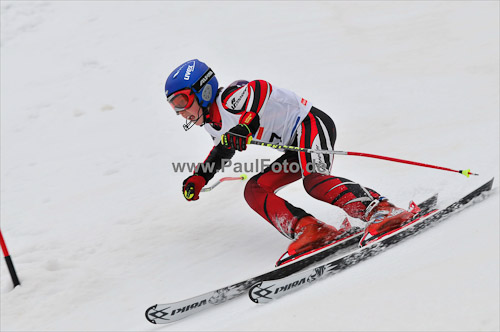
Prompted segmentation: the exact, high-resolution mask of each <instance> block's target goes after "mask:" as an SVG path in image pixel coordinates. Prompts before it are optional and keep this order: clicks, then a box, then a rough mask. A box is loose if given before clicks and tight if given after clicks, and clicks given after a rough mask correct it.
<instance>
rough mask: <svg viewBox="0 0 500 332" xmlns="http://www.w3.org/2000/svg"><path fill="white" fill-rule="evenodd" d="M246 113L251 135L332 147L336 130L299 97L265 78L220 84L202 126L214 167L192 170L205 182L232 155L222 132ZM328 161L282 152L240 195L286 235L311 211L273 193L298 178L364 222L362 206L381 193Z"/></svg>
mask: <svg viewBox="0 0 500 332" xmlns="http://www.w3.org/2000/svg"><path fill="white" fill-rule="evenodd" d="M247 112H253V113H256V114H257V115H258V118H259V120H260V123H259V126H258V129H256V130H255V132H254V133H253V136H254V137H255V138H256V139H259V140H263V141H266V142H272V143H276V144H284V145H292V146H299V147H301V148H308V149H311V148H313V149H316V150H333V149H334V145H335V140H336V136H337V132H336V129H335V124H334V122H333V120H332V119H331V118H330V117H329V116H328V115H327V114H325V113H324V112H322V111H321V110H319V109H317V108H315V107H313V106H311V105H310V103H309V102H308V101H307V100H305V99H304V98H301V97H299V96H297V95H296V94H294V93H293V92H291V91H288V90H285V89H281V88H278V87H273V86H271V84H270V83H269V82H266V81H262V80H258V81H252V82H244V81H243V82H241V81H239V82H236V83H234V84H231V85H230V86H229V87H227V88H226V89H222V88H221V89H220V90H219V93H218V95H217V98H216V101H215V102H214V103H213V104H212V105H211V107H210V115H209V117H208V122H209V124H208V125H205V129H206V130H207V131H208V132H209V133H210V134H211V135H212V137H213V139H214V143H215V146H214V148H213V149H212V151H211V152H210V154H209V155H208V157H207V159H206V160H205V163H207V162H214V163H215V164H216V169H215V171H213V172H211V173H206V172H203V171H201V170H202V168H200V167H199V168H198V172H197V173H196V174H198V175H201V176H203V177H204V178H205V179H206V181H207V182H208V181H209V180H210V179H211V178H212V177H213V176H214V175H215V172H216V171H217V170H219V169H220V168H221V167H222V163H223V160H228V159H230V158H231V157H232V156H233V155H234V150H228V149H227V148H226V147H224V146H222V145H221V144H220V135H221V133H222V134H223V133H225V132H226V131H227V130H228V129H230V128H232V127H233V126H234V125H237V124H238V123H239V120H240V119H241V118H243V116H244V115H245V114H246V113H247ZM256 128H257V127H256ZM332 163H333V155H328V154H317V153H306V152H295V151H287V152H285V153H284V154H283V155H282V156H281V157H280V158H278V159H277V160H275V161H274V162H273V163H272V164H271V165H270V166H269V167H267V168H266V169H265V170H263V171H262V172H260V173H259V174H257V175H255V176H253V177H252V178H251V179H250V180H249V181H248V183H247V185H246V187H245V199H246V201H247V203H248V205H249V206H250V207H251V208H252V209H253V210H255V211H256V212H257V213H258V214H259V215H260V216H262V217H263V218H264V219H265V220H267V221H268V222H269V223H270V224H271V225H273V226H274V227H275V228H276V229H277V230H278V231H279V232H280V233H281V234H283V235H284V236H286V237H288V238H290V239H294V238H295V235H296V234H295V226H296V224H297V222H298V220H300V219H301V218H303V217H305V216H311V214H309V213H307V212H306V211H304V210H303V209H301V208H299V207H296V206H294V205H292V204H290V203H289V202H287V201H286V200H285V199H283V198H282V197H280V196H278V195H276V192H277V191H278V190H279V189H280V188H282V187H283V186H286V185H288V184H290V183H292V182H295V181H297V180H300V179H302V181H303V185H304V188H305V190H306V192H307V193H308V194H309V195H311V196H312V197H314V198H316V199H318V200H321V201H324V202H326V203H328V204H332V205H335V206H337V207H340V208H341V209H343V210H344V211H345V212H346V213H347V214H348V215H350V216H352V217H355V218H360V219H362V220H365V211H366V207H367V206H368V205H369V204H370V203H371V202H372V201H373V200H374V199H377V198H379V197H380V195H379V194H378V193H377V192H375V191H373V190H371V189H369V188H366V187H363V186H361V185H360V184H358V183H356V182H353V181H351V180H348V179H345V178H341V177H338V176H333V175H330V172H331V168H332ZM292 165H293V166H292Z"/></svg>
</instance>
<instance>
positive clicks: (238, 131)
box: [220, 124, 252, 151]
mask: <svg viewBox="0 0 500 332" xmlns="http://www.w3.org/2000/svg"><path fill="white" fill-rule="evenodd" d="M251 136H252V132H251V131H250V128H248V126H247V125H245V124H239V125H236V126H234V127H233V128H231V129H229V130H228V132H227V133H225V134H224V135H222V137H221V141H220V142H221V144H222V145H224V146H225V147H226V148H228V149H236V150H238V151H243V150H246V149H247V143H248V141H249V139H250V137H251Z"/></svg>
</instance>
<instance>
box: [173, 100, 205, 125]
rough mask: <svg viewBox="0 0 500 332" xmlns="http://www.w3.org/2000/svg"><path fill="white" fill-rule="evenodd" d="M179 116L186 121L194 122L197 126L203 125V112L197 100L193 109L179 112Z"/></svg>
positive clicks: (192, 106)
mask: <svg viewBox="0 0 500 332" xmlns="http://www.w3.org/2000/svg"><path fill="white" fill-rule="evenodd" d="M177 114H179V115H181V116H182V117H183V118H184V119H186V121H188V122H193V123H194V124H195V125H197V126H201V125H202V124H203V110H202V109H201V106H200V105H199V104H198V102H197V101H196V100H195V101H194V102H193V104H192V105H191V107H189V108H186V109H184V110H182V111H177Z"/></svg>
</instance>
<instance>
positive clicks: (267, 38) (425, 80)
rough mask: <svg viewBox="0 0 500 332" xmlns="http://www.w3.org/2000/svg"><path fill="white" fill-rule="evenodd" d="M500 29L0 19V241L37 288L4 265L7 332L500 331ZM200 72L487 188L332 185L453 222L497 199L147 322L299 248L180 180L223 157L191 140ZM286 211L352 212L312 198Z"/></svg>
mask: <svg viewBox="0 0 500 332" xmlns="http://www.w3.org/2000/svg"><path fill="white" fill-rule="evenodd" d="M499 30H500V29H499V3H498V2H496V1H446V2H430V1H398V2H396V1H387V2H376V1H370V2H364V1H363V2H341V1H338V2H327V1H321V2H312V1H310V2H299V1H294V2H286V1H281V2H231V1H221V2H201V1H200V2H185V3H181V2H174V1H165V2H160V1H144V2H139V1H108V2H107V1H99V2H97V1H92V2H84V1H67V2H62V1H57V2H55V1H54V2H42V1H32V2H30V1H2V2H1V40H0V42H1V48H0V50H1V123H0V125H1V229H2V232H3V235H4V237H5V239H6V241H7V245H8V247H9V249H10V252H11V255H12V257H13V259H14V263H15V266H16V268H17V271H18V274H19V277H20V279H21V282H22V287H18V288H16V289H14V290H12V283H11V280H10V277H9V274H8V271H7V267H6V264H5V262H3V261H2V263H1V328H2V330H5V331H7V330H15V331H34V330H37V331H38V330H50V331H76V330H78V331H82V330H85V331H111V330H114V331H117V330H120V331H147V330H150V331H157V330H166V331H167V330H232V331H236V330H265V331H270V330H287V331H290V330H297V331H303V330H350V331H358V330H360V331H361V330H363V331H365V330H405V331H406V330H453V331H457V330H498V329H499V328H500V323H499V195H498V185H497V183H498V175H499V109H500V106H499V88H500V87H499ZM193 58H198V59H200V60H202V61H204V62H206V63H207V64H209V66H211V68H212V69H213V70H214V72H215V73H216V75H217V77H218V79H219V83H220V85H221V86H225V85H227V84H229V83H230V82H232V81H234V80H236V79H246V80H253V79H265V80H268V81H269V82H271V84H273V85H276V86H280V87H283V88H287V89H290V90H293V91H295V92H296V93H297V94H299V95H301V96H303V97H304V98H306V99H308V100H309V101H311V102H312V103H313V104H314V105H315V106H316V107H318V108H320V109H322V110H323V111H325V112H326V113H328V114H329V115H330V116H331V117H332V118H333V119H334V121H335V123H336V126H337V130H338V139H337V144H336V149H337V150H344V151H357V152H366V153H374V154H382V155H387V156H391V157H396V158H403V159H409V160H415V161H420V162H424V163H430V164H435V165H442V166H445V167H451V168H456V169H464V168H471V169H472V171H473V172H477V173H479V174H480V176H479V177H474V178H470V179H467V178H465V177H464V176H462V175H460V174H453V173H450V172H444V171H439V170H431V169H425V168H420V167H415V166H410V165H403V164H396V163H391V162H386V161H380V160H370V159H367V158H359V157H348V156H337V157H336V159H335V163H334V166H333V171H332V173H333V174H335V175H338V176H341V177H345V178H348V179H351V180H353V181H357V182H359V183H361V184H363V185H364V186H368V187H370V188H373V189H375V190H377V191H378V192H380V193H381V194H383V195H385V196H387V197H389V198H390V199H391V200H392V201H393V202H395V203H396V204H397V205H399V206H402V207H406V206H407V204H408V202H409V201H410V200H411V199H414V200H415V201H420V200H422V199H425V198H427V197H428V196H429V195H431V194H433V193H435V192H439V193H440V205H441V206H444V205H445V204H447V203H449V202H451V201H452V200H454V199H456V198H458V197H460V196H462V195H464V194H466V193H468V192H469V191H471V190H472V189H474V187H477V186H478V185H480V184H481V183H483V182H485V181H486V180H488V179H489V178H491V177H492V176H496V177H497V180H496V182H495V184H494V190H493V192H492V195H491V197H490V198H489V199H488V200H485V201H483V202H481V203H480V204H477V205H475V206H474V207H472V208H470V209H468V210H465V211H464V212H462V213H461V214H460V215H456V216H455V217H452V218H450V219H449V220H447V221H446V222H444V223H442V224H441V225H439V226H438V227H435V228H433V229H431V230H429V231H427V232H425V233H423V234H421V235H420V236H418V237H416V238H414V239H411V240H409V241H406V242H405V243H402V244H401V245H399V246H397V247H395V248H393V249H391V250H390V251H388V252H386V253H384V254H383V255H380V256H378V257H375V258H374V259H371V260H369V261H367V262H364V263H362V264H359V265H357V266H355V267H353V268H352V269H349V270H347V271H345V272H343V273H341V274H339V275H337V276H334V277H332V278H329V279H327V280H325V281H322V282H320V283H318V284H316V285H315V286H312V287H309V288H307V289H304V290H303V291H300V292H297V293H294V294H292V295H290V296H287V297H284V298H282V299H280V300H279V301H277V302H275V303H272V304H269V305H260V306H259V305H255V304H253V303H252V302H250V300H249V299H248V298H247V297H246V296H243V297H241V298H239V299H236V300H234V301H232V302H230V303H228V304H225V305H221V306H219V307H216V308H214V309H213V310H209V311H206V312H204V313H203V314H200V315H198V316H196V317H192V318H188V319H186V320H184V321H180V322H178V323H176V324H174V325H171V326H154V325H151V324H150V323H149V322H147V321H146V319H145V318H144V311H145V309H146V308H148V307H149V306H151V305H152V304H155V303H162V302H172V301H177V300H181V299H184V298H187V297H190V296H194V295H197V294H199V293H203V292H206V291H210V290H212V289H216V288H219V287H222V286H225V285H229V284H231V283H234V282H237V281H240V280H243V279H246V278H247V277H250V276H253V275H257V274H260V273H262V272H265V271H267V270H269V269H271V268H272V267H273V265H274V262H275V261H276V259H277V258H278V257H279V256H280V255H281V254H282V253H283V252H284V251H285V250H286V248H287V245H288V243H289V241H288V240H287V239H286V238H284V237H283V236H281V235H280V234H279V233H278V232H277V231H276V230H274V229H273V228H272V227H271V226H270V225H268V224H267V223H266V221H264V220H263V219H262V218H260V217H259V216H258V215H257V214H256V213H255V212H254V211H252V210H251V209H250V208H249V207H248V206H247V205H246V202H245V201H244V198H243V188H244V183H241V182H238V183H225V184H222V185H221V186H220V187H218V188H217V189H216V190H214V191H213V192H211V193H205V194H201V199H200V200H199V201H197V202H191V203H189V202H186V201H185V200H184V198H183V197H182V195H181V183H182V180H183V179H184V178H186V177H187V176H188V175H189V174H188V173H187V172H185V173H174V172H173V169H172V162H199V161H202V160H204V158H205V157H206V155H207V154H208V152H209V150H210V148H211V140H210V138H209V136H208V135H207V134H206V133H205V132H204V130H203V129H200V128H193V129H192V130H190V131H188V132H184V130H183V129H182V127H181V126H182V123H183V121H182V120H181V119H180V118H179V117H176V116H175V115H174V113H173V111H172V110H171V109H170V107H169V106H168V105H167V103H166V100H165V96H164V91H163V86H164V81H165V79H166V77H167V76H168V74H169V73H170V72H171V71H172V70H173V69H174V68H175V67H177V66H178V65H179V64H181V63H182V62H184V61H187V60H189V59H193ZM278 156H279V153H278V152H277V151H272V150H270V149H267V148H263V147H250V148H249V149H248V150H247V151H246V152H245V153H238V154H237V155H236V156H235V159H234V160H233V161H235V162H236V161H238V162H244V161H248V162H249V161H254V160H255V159H256V158H268V159H274V158H277V157H278ZM254 173H255V172H254ZM254 173H252V172H249V175H253V174H254ZM234 174H235V173H234V172H232V171H231V170H227V171H226V172H225V173H224V174H219V175H217V176H216V178H215V179H218V178H220V177H221V176H230V175H234ZM280 195H282V196H283V197H285V198H286V199H287V200H289V201H290V202H291V203H293V204H295V205H297V206H300V207H302V208H304V209H305V210H307V211H308V212H310V213H313V214H314V215H315V216H316V217H318V218H320V219H322V220H323V221H325V222H328V223H330V224H332V225H335V226H338V225H339V224H340V222H341V221H342V219H343V217H344V216H345V214H344V212H343V211H341V210H340V209H338V208H336V207H332V206H329V205H327V204H325V203H322V202H319V201H316V200H314V199H313V198H311V197H309V196H308V195H307V194H306V193H305V191H304V189H303V187H302V184H301V183H300V182H297V183H295V184H293V185H290V186H289V187H287V188H286V189H284V190H283V191H281V192H280ZM351 221H352V223H353V224H358V225H362V224H361V223H360V222H359V221H358V220H351Z"/></svg>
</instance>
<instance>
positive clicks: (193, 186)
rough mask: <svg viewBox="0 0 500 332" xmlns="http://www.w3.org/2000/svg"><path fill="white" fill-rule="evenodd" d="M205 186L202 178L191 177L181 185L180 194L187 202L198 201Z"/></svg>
mask: <svg viewBox="0 0 500 332" xmlns="http://www.w3.org/2000/svg"><path fill="white" fill-rule="evenodd" d="M206 184H207V181H206V180H205V178H204V177H202V176H199V175H196V174H195V175H191V176H190V177H188V178H187V179H186V180H184V182H183V183H182V194H183V195H184V198H185V199H187V200H188V201H196V200H198V198H200V197H199V194H200V191H201V189H202V188H203V187H204V186H205V185H206Z"/></svg>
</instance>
